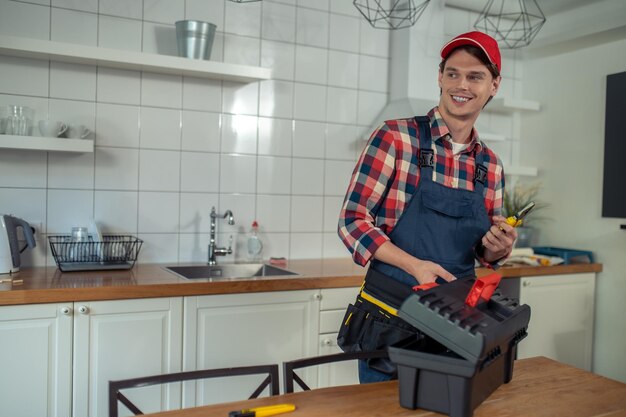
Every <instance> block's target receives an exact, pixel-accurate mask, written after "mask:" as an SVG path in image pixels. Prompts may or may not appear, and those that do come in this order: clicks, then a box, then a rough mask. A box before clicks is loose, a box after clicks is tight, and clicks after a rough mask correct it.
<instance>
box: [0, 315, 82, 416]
mask: <svg viewBox="0 0 626 417" xmlns="http://www.w3.org/2000/svg"><path fill="white" fill-rule="evenodd" d="M71 307H72V305H71V304H37V305H23V306H6V307H0V416H12V417H19V416H23V417H31V416H42V417H43V416H45V417H53V416H54V417H66V416H69V415H70V413H71V400H72V397H71V395H72V391H71V383H72V380H71V369H72V368H71V366H72V308H71Z"/></svg>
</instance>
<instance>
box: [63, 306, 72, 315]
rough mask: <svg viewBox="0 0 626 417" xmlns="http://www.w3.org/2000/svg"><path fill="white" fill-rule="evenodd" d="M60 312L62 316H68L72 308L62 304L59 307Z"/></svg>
mask: <svg viewBox="0 0 626 417" xmlns="http://www.w3.org/2000/svg"><path fill="white" fill-rule="evenodd" d="M61 314H63V315H64V316H69V315H70V314H72V309H71V308H70V307H68V306H63V307H61Z"/></svg>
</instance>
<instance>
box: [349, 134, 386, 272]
mask: <svg viewBox="0 0 626 417" xmlns="http://www.w3.org/2000/svg"><path fill="white" fill-rule="evenodd" d="M395 158H396V149H395V146H394V134H393V131H391V130H390V129H389V126H388V125H387V124H383V125H381V126H380V127H379V128H378V129H376V130H375V131H374V133H372V136H371V137H370V140H369V142H368V144H367V145H366V147H365V149H364V150H363V152H362V153H361V156H360V157H359V160H358V162H357V164H356V167H355V168H354V171H353V172H352V178H351V180H350V184H349V186H348V191H347V192H346V197H345V199H344V202H343V206H342V208H341V212H340V214H339V225H338V233H339V237H340V238H341V240H342V241H343V243H344V245H346V247H347V248H348V249H349V250H350V252H351V254H352V258H353V259H354V261H355V262H356V263H358V264H360V265H363V266H364V265H365V264H367V262H368V261H369V260H370V259H371V257H372V256H373V255H374V253H375V252H376V250H377V249H378V248H379V247H380V246H381V245H382V244H383V243H385V242H387V241H388V240H389V237H388V236H387V235H386V234H385V233H384V231H383V230H381V228H380V227H378V226H376V223H375V222H376V215H377V213H378V210H379V209H380V208H381V205H383V204H384V201H385V198H386V196H387V193H388V190H389V188H390V187H391V185H392V183H393V177H394V173H395Z"/></svg>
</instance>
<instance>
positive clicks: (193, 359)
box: [183, 290, 320, 407]
mask: <svg viewBox="0 0 626 417" xmlns="http://www.w3.org/2000/svg"><path fill="white" fill-rule="evenodd" d="M319 299H320V297H319V290H303V291H278V292H269V293H250V294H226V295H208V296H198V297H185V303H184V320H185V326H184V331H183V346H184V348H183V350H184V353H183V368H184V370H195V369H209V368H224V367H233V366H248V365H261V364H273V363H276V364H279V365H281V366H282V362H284V361H288V360H293V359H298V358H303V357H307V356H315V355H316V354H317V341H318V321H319V305H320V302H319ZM281 373H282V371H281ZM281 379H282V376H281ZM261 381H262V378H260V376H241V377H230V378H226V379H212V380H210V379H209V380H202V381H198V382H193V381H192V382H188V383H185V387H184V393H183V406H184V407H192V406H197V405H204V404H212V403H216V402H225V401H234V400H241V399H242V398H247V397H248V396H249V395H250V394H251V393H252V392H253V391H254V389H255V388H256V386H258V384H259V383H260V382H261ZM281 387H282V381H281Z"/></svg>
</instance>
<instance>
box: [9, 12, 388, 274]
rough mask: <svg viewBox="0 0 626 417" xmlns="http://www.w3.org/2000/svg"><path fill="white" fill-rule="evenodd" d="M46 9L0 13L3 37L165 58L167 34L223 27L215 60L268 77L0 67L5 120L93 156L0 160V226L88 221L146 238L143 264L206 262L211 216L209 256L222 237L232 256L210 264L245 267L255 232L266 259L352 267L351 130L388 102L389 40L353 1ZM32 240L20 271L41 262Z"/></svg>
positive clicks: (15, 61) (59, 227)
mask: <svg viewBox="0 0 626 417" xmlns="http://www.w3.org/2000/svg"><path fill="white" fill-rule="evenodd" d="M37 3H39V4H37ZM49 3H50V2H47V1H44V0H42V1H29V2H22V1H14V0H2V1H0V34H4V35H13V36H28V37H34V38H39V39H51V40H54V41H59V42H67V43H79V44H87V45H94V46H95V45H98V46H100V47H106V48H112V49H121V50H134V51H143V52H145V53H158V54H165V55H176V54H177V50H176V38H175V31H174V26H173V23H174V22H175V21H176V20H180V19H198V20H205V21H210V22H212V23H215V24H216V25H217V26H218V28H217V32H216V36H215V42H214V45H213V52H212V55H211V59H213V60H218V61H225V62H230V63H237V64H244V65H255V66H257V65H261V66H263V67H269V68H272V70H273V77H272V80H268V81H263V82H253V83H234V82H227V81H216V80H207V79H199V78H193V77H181V76H177V75H162V74H153V73H147V72H141V71H130V70H119V69H111V68H106V67H95V66H89V65H78V64H68V63H61V62H48V61H41V60H32V59H24V58H14V57H6V56H3V57H2V59H0V73H2V77H0V106H2V105H6V104H21V105H28V106H30V107H32V108H34V109H35V114H36V116H35V118H36V119H37V120H40V119H50V120H62V121H65V122H67V123H72V124H83V125H85V126H87V127H88V128H90V129H91V130H93V131H94V137H95V145H96V147H95V152H94V153H93V154H63V153H45V152H38V151H32V152H31V151H11V150H2V151H1V152H0V212H11V213H13V214H15V215H18V216H21V217H23V218H25V219H26V220H29V221H33V222H35V221H36V222H40V223H42V225H43V232H44V233H68V232H69V231H70V229H71V227H72V226H75V225H78V224H87V223H88V222H89V221H90V219H91V218H95V219H96V220H97V221H98V222H99V223H100V224H101V225H102V228H103V230H104V232H105V233H120V234H133V235H136V236H138V237H140V238H141V239H143V240H144V245H143V247H142V250H141V254H140V257H139V262H175V261H183V262H204V261H206V257H207V245H208V240H209V235H208V233H209V223H210V221H209V213H210V210H211V207H213V206H215V207H216V208H217V209H218V211H219V212H223V211H224V210H226V209H230V210H232V211H233V213H234V215H235V221H236V224H235V225H233V226H230V225H227V224H226V223H225V222H224V221H222V220H220V221H218V244H219V245H220V246H225V245H227V244H228V239H229V237H230V236H231V235H233V238H234V245H235V250H236V253H235V254H234V255H231V256H228V257H225V258H224V259H223V260H222V259H220V260H221V261H233V260H245V251H244V250H243V249H244V244H245V234H246V233H247V232H248V230H249V228H250V225H251V223H252V221H253V220H257V221H258V222H259V224H260V231H261V238H262V239H263V242H264V250H263V254H264V257H265V258H268V257H270V256H285V257H287V258H319V257H322V256H325V257H347V256H349V255H348V251H347V250H346V249H345V248H343V245H342V244H341V242H340V241H339V239H338V238H337V236H336V223H337V213H338V211H339V207H340V206H341V202H342V200H343V194H344V192H345V188H346V185H347V182H348V180H349V176H350V174H351V171H352V169H353V167H354V163H355V161H356V157H357V154H358V151H359V149H358V148H359V147H360V146H362V143H363V142H362V141H360V139H359V136H358V135H359V133H358V132H361V131H362V130H364V129H369V125H370V122H371V120H370V119H372V118H373V117H374V116H375V115H376V114H377V112H378V111H379V110H380V108H382V106H383V105H384V104H385V102H386V99H387V82H386V77H387V75H386V74H387V65H388V62H389V33H388V32H387V31H377V30H374V29H371V28H370V27H369V25H367V24H365V23H364V22H363V19H362V18H361V17H360V15H359V14H358V12H356V9H354V6H353V5H352V4H351V2H350V1H342V2H339V1H330V0H298V1H293V0H284V1H282V0H272V1H270V0H266V1H262V2H257V3H250V4H236V3H233V2H230V1H222V0H212V1H211V2H207V1H205V0H143V1H142V0H124V1H122V0H87V1H78V0H52V4H51V5H50V4H49ZM339 3H345V4H339ZM24 27H28V28H30V29H29V30H28V31H25V30H24ZM37 135H38V134H37ZM40 238H41V240H40V242H41V245H40V246H41V248H38V250H40V252H36V253H35V252H33V254H32V256H30V255H29V256H27V257H25V258H26V259H27V262H31V263H35V264H44V263H46V262H47V263H52V259H51V256H50V254H49V250H48V248H47V247H46V241H45V234H44V235H43V236H41V237H40Z"/></svg>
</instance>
